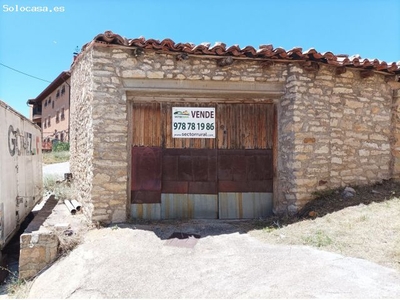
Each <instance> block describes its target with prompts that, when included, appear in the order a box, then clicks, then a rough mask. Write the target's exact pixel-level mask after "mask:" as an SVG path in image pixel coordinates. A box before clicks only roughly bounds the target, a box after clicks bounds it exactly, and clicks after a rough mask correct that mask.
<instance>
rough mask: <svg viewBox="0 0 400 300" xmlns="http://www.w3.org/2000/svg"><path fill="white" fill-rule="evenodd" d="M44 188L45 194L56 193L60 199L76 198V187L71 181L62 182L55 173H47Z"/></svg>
mask: <svg viewBox="0 0 400 300" xmlns="http://www.w3.org/2000/svg"><path fill="white" fill-rule="evenodd" d="M43 189H44V192H45V194H51V195H54V196H55V197H56V198H57V199H59V200H65V199H69V200H70V199H73V198H74V189H73V187H72V185H71V183H69V182H65V181H63V182H61V181H60V180H59V177H57V176H55V175H46V176H45V177H44V178H43Z"/></svg>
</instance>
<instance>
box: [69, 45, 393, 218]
mask: <svg viewBox="0 0 400 300" xmlns="http://www.w3.org/2000/svg"><path fill="white" fill-rule="evenodd" d="M336 71H337V70H336V68H334V67H331V66H327V65H319V70H314V71H306V70H305V69H303V68H302V67H301V66H300V65H299V64H295V63H290V62H280V63H274V64H272V65H268V66H267V65H263V63H262V62H261V61H256V60H250V59H249V60H247V59H241V60H235V61H234V63H233V64H232V65H228V66H224V67H221V66H218V64H217V58H215V57H211V58H210V57H205V56H189V57H188V58H187V59H183V60H182V59H177V58H176V55H173V54H166V53H155V52H154V51H152V50H144V53H139V54H138V53H137V52H136V51H135V50H134V49H130V48H124V47H119V46H109V45H104V44H98V43H97V44H95V43H92V44H90V45H89V46H88V47H87V48H86V50H85V51H84V53H83V54H81V55H80V56H79V57H78V59H77V61H76V62H75V64H74V66H73V68H72V96H71V157H72V158H71V170H72V172H73V175H74V177H75V180H76V181H75V182H78V183H81V186H80V187H79V191H78V192H79V197H78V201H80V202H82V203H84V206H86V210H87V213H88V216H89V217H90V218H91V219H92V220H94V221H102V222H106V223H108V222H120V221H125V220H126V218H127V217H128V216H129V215H128V214H129V209H128V208H129V203H128V189H129V182H128V177H129V166H130V162H129V160H130V154H129V153H130V145H129V139H130V137H129V126H130V121H129V113H128V110H129V99H127V95H126V92H127V91H129V87H127V86H126V82H127V80H134V81H140V80H144V79H157V80H160V79H168V80H177V81H176V82H183V81H193V82H195V81H197V82H199V81H202V82H204V81H213V82H233V83H234V82H237V83H239V82H255V83H263V82H265V83H274V82H275V83H281V84H284V85H285V94H284V95H283V96H282V97H281V99H275V103H276V106H277V113H278V116H277V117H278V134H277V135H278V143H277V153H278V154H277V157H276V159H277V174H276V180H275V181H274V183H275V186H274V206H275V207H274V209H275V212H277V213H289V214H293V213H295V212H296V211H297V210H298V209H299V208H300V207H301V206H303V205H304V204H305V203H306V202H307V201H309V200H310V199H311V198H312V197H313V192H314V191H318V190H324V189H331V188H336V187H340V186H345V185H350V184H367V183H372V182H376V181H379V180H382V179H386V178H390V177H391V176H392V175H393V159H392V155H391V147H392V145H391V141H392V138H391V137H392V125H391V120H392V109H391V105H392V101H393V91H392V89H391V88H390V86H389V85H388V84H386V82H385V76H384V75H381V74H373V75H372V76H370V77H367V78H361V77H360V74H359V71H354V70H350V69H348V70H347V71H346V72H345V73H343V74H337V73H336ZM78 186H79V184H78Z"/></svg>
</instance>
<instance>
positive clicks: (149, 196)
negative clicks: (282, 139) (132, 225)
mask: <svg viewBox="0 0 400 300" xmlns="http://www.w3.org/2000/svg"><path fill="white" fill-rule="evenodd" d="M174 108H188V109H187V110H188V111H189V110H193V108H204V109H206V108H208V109H212V110H213V111H215V119H214V122H215V123H214V126H215V136H214V137H212V138H201V137H199V138H173V131H174V127H173V126H174V124H173V110H174ZM130 111H131V113H130V117H131V137H130V138H131V141H132V152H131V182H130V183H131V184H130V185H131V187H130V190H131V216H132V218H143V219H176V218H185V219H186V218H187V219H192V218H201V219H207V218H210V219H218V218H219V219H241V218H259V217H266V216H268V215H271V214H272V188H273V186H272V183H273V157H272V149H273V136H274V105H273V104H272V103H221V102H214V101H210V102H194V101H193V102H191V101H187V99H185V102H182V101H165V100H164V101H161V100H160V101H156V102H141V101H135V102H132V103H131V110H130Z"/></svg>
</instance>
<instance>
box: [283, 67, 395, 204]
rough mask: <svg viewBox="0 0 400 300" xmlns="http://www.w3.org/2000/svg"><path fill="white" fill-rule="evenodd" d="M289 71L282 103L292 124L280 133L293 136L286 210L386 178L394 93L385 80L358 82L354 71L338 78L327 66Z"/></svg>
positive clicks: (373, 78)
mask: <svg viewBox="0 0 400 300" xmlns="http://www.w3.org/2000/svg"><path fill="white" fill-rule="evenodd" d="M289 68H290V69H289V76H288V80H287V82H288V84H287V87H288V95H289V96H288V95H286V97H289V99H291V101H288V100H286V101H285V100H284V101H283V102H282V106H285V107H286V109H285V111H286V112H287V113H286V114H288V115H290V117H291V118H292V121H293V122H292V123H289V124H288V125H287V126H286V127H285V128H284V129H283V130H282V131H283V134H291V133H293V134H294V137H293V144H292V145H291V146H292V147H291V148H290V152H292V153H291V155H292V156H290V154H288V155H289V156H290V158H289V159H288V160H286V164H287V168H292V173H293V177H292V181H291V184H292V187H291V188H289V189H288V190H287V193H286V195H285V199H290V200H291V201H292V205H293V204H294V206H295V207H289V209H292V210H293V212H294V211H296V210H297V209H299V208H300V207H302V206H303V205H304V204H305V203H306V202H308V201H309V200H310V199H311V198H312V197H313V195H312V192H314V191H319V190H324V189H331V188H337V187H341V186H346V185H364V184H370V183H373V182H377V181H380V180H382V179H388V178H390V177H391V176H392V174H393V169H392V159H391V125H390V124H391V118H392V111H391V103H392V97H391V95H392V91H391V89H390V87H389V86H388V85H387V84H386V83H385V77H384V76H383V75H379V74H375V75H373V76H371V77H368V78H360V74H359V72H358V71H357V72H356V71H352V70H347V71H346V72H345V73H343V74H340V75H336V74H335V68H332V67H329V66H320V68H319V70H318V71H317V72H307V71H305V70H303V69H302V68H300V67H299V66H295V65H291V66H290V67H289ZM290 95H292V97H290Z"/></svg>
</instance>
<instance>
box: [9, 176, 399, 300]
mask: <svg viewBox="0 0 400 300" xmlns="http://www.w3.org/2000/svg"><path fill="white" fill-rule="evenodd" d="M353 188H354V190H355V192H356V193H355V195H354V197H349V198H345V197H343V193H342V192H343V189H339V190H336V191H326V192H324V193H323V194H321V195H320V197H319V198H318V199H316V200H315V201H313V202H312V203H309V204H308V205H307V206H306V207H304V209H303V210H302V211H301V212H300V213H299V215H298V216H296V217H293V218H277V217H271V218H269V219H266V220H251V221H220V220H192V221H185V220H183V221H182V220H176V221H160V222H145V221H143V222H133V223H126V224H117V225H113V226H111V227H108V228H100V229H95V230H91V231H89V232H88V233H87V234H86V236H85V240H84V242H83V243H82V244H81V245H79V246H78V247H77V248H76V249H75V250H73V251H72V252H70V253H69V254H68V255H66V256H65V257H63V258H61V259H60V260H59V261H57V262H56V263H55V264H54V265H53V266H51V267H50V268H49V269H47V270H44V272H43V273H42V274H40V275H39V276H38V277H37V278H35V279H34V280H33V281H29V282H28V283H27V284H26V285H23V286H21V288H20V289H19V291H18V292H17V293H16V294H14V296H17V297H19V298H23V297H28V298H63V299H67V298H314V297H315V298H321V297H322V298H326V297H329V298H400V285H399V284H398V283H399V282H400V235H399V234H398V233H399V232H400V198H397V196H400V184H398V183H395V182H392V181H384V182H382V183H381V184H377V185H373V186H367V187H353ZM177 232H180V233H182V232H184V233H190V234H191V235H192V236H191V237H189V238H187V237H183V239H182V240H179V234H178V235H176V234H175V235H174V233H177ZM320 250H325V251H320ZM327 251H328V252H327ZM344 278H345V279H346V280H343V279H344Z"/></svg>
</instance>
